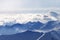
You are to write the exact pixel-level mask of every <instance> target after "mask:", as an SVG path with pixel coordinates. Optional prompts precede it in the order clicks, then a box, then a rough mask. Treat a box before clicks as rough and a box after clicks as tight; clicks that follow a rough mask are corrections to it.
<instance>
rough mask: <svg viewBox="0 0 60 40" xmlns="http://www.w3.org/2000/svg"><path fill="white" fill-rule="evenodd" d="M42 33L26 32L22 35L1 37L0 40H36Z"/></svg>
mask: <svg viewBox="0 0 60 40" xmlns="http://www.w3.org/2000/svg"><path fill="white" fill-rule="evenodd" d="M42 34H43V33H37V32H31V31H26V32H24V33H17V34H14V35H2V36H0V40H36V39H37V38H38V37H39V36H41V35H42Z"/></svg>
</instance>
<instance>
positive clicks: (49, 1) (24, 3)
mask: <svg viewBox="0 0 60 40" xmlns="http://www.w3.org/2000/svg"><path fill="white" fill-rule="evenodd" d="M54 7H55V8H60V0H0V11H18V10H20V9H22V8H54Z"/></svg>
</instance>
